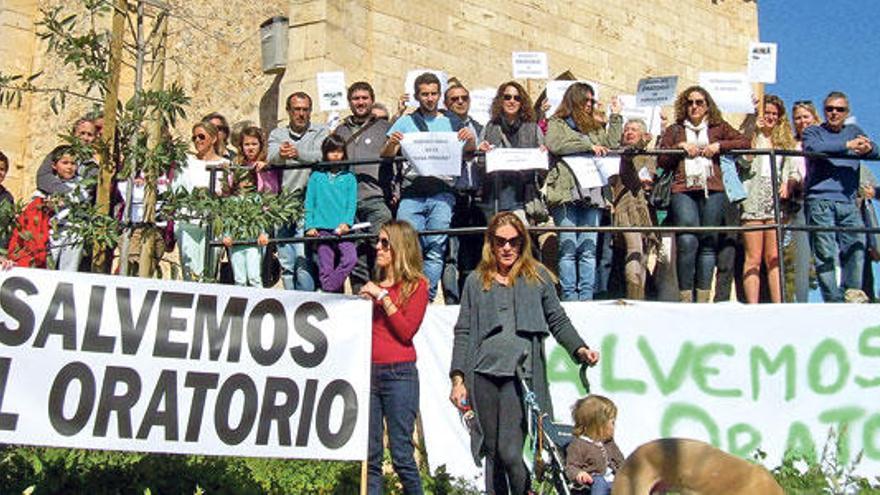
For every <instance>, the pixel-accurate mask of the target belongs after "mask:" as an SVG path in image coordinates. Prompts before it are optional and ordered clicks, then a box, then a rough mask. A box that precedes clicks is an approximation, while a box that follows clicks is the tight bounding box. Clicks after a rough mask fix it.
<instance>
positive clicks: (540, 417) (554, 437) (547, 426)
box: [516, 363, 590, 495]
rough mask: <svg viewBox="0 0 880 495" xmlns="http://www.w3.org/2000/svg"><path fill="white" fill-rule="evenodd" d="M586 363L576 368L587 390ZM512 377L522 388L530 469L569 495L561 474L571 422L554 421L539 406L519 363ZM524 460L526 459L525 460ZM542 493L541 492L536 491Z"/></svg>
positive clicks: (563, 473)
mask: <svg viewBox="0 0 880 495" xmlns="http://www.w3.org/2000/svg"><path fill="white" fill-rule="evenodd" d="M588 367H589V365H587V364H586V363H582V364H581V367H580V371H579V373H578V374H579V376H580V380H581V385H583V387H584V390H585V391H586V393H587V394H589V393H590V382H589V380H587V368H588ZM516 378H517V380H519V382H520V386H522V390H523V403H524V406H525V409H526V414H528V417H529V421H528V428H529V431H528V434H529V438H530V439H531V448H532V452H533V453H534V455H533V458H532V460H531V461H532V462H531V465H532V473H534V476H535V480H537V481H538V482H541V481H544V480H548V481H549V482H550V484H551V485H552V487H553V488H554V489H555V490H556V493H557V495H571V488H570V487H569V483H568V480H567V479H566V478H565V451H566V449H567V448H568V444H569V443H571V440H572V433H571V431H572V429H573V428H574V427H573V426H572V425H567V424H561V423H556V422H554V421H553V418H552V417H551V416H550V415H549V414H548V413H546V412H544V411H542V410H541V406H540V405H539V404H538V401H537V399H536V398H535V393H534V392H532V390H531V388H529V384H528V381H527V380H526V379H525V376H524V373H523V370H522V366H519V367H518V368H517V370H516ZM527 464H528V462H527ZM539 493H542V492H539Z"/></svg>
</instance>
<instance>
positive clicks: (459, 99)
mask: <svg viewBox="0 0 880 495" xmlns="http://www.w3.org/2000/svg"><path fill="white" fill-rule="evenodd" d="M470 99H471V97H470V96H468V95H462V96H450V97H449V101H451V102H452V103H458V102H462V103H467V102H469V101H470Z"/></svg>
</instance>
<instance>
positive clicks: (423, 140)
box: [400, 132, 464, 177]
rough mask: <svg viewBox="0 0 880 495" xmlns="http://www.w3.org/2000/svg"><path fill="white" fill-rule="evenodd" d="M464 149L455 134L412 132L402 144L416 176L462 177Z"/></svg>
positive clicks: (401, 146) (405, 137) (404, 154)
mask: <svg viewBox="0 0 880 495" xmlns="http://www.w3.org/2000/svg"><path fill="white" fill-rule="evenodd" d="M463 147H464V143H463V142H461V141H459V140H458V134H457V133H455V132H410V133H407V134H404V135H403V140H402V141H401V142H400V148H401V150H402V151H403V156H405V157H406V159H407V161H409V163H410V165H411V166H412V168H413V169H414V170H415V172H416V174H418V175H426V176H434V177H438V176H439V177H442V176H451V177H457V176H459V175H461V152H462V148H463Z"/></svg>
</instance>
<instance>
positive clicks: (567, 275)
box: [546, 82, 623, 301]
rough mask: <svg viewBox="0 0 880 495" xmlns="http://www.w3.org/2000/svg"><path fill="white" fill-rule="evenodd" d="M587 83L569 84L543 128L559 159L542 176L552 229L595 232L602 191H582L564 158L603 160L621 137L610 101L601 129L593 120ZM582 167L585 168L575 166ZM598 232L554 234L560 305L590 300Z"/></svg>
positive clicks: (619, 121)
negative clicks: (586, 156)
mask: <svg viewBox="0 0 880 495" xmlns="http://www.w3.org/2000/svg"><path fill="white" fill-rule="evenodd" d="M593 94H594V91H593V88H592V86H590V85H589V84H587V83H582V82H578V83H574V84H572V85H571V86H569V87H568V89H567V90H566V91H565V95H564V96H563V97H562V103H561V104H560V105H559V108H558V109H557V110H556V113H555V114H553V117H552V118H551V119H550V121H549V122H548V124H547V136H546V144H547V149H549V150H550V152H551V153H553V154H554V155H557V156H559V157H560V159H559V161H558V162H557V163H556V166H555V167H553V168H552V169H551V170H550V172H549V173H548V174H547V206H549V207H550V214H551V215H553V222H554V223H555V224H556V226H557V227H597V226H598V225H599V220H600V219H601V217H602V208H606V206H607V204H606V201H605V198H604V197H603V195H602V188H601V187H598V186H597V187H581V185H580V184H579V183H578V180H577V178H576V176H575V174H574V172H573V171H572V169H571V166H570V165H569V164H568V163H566V160H565V156H564V155H570V154H574V153H593V154H595V156H604V155H605V154H606V153H608V148H613V147H615V146H617V144H618V143H619V142H620V136H621V134H622V133H623V119H622V118H621V116H620V104H619V102H617V101H612V104H611V116H610V117H609V121H608V128H607V129H606V128H605V127H604V126H603V125H602V123H601V122H600V121H599V120H597V119H596V117H595V116H594V113H593V110H594V108H595V105H596V103H597V102H596V100H595V99H594V98H593ZM580 166H585V165H580ZM598 237H599V234H598V233H597V232H562V233H560V234H559V284H560V285H561V286H562V300H563V301H589V300H592V299H593V289H594V287H595V279H596V241H597V239H598Z"/></svg>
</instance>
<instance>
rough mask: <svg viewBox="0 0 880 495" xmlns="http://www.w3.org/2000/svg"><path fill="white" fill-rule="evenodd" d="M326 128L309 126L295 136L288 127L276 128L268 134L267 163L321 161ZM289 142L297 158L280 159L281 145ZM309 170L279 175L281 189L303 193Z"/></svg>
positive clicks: (286, 171)
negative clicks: (294, 149)
mask: <svg viewBox="0 0 880 495" xmlns="http://www.w3.org/2000/svg"><path fill="white" fill-rule="evenodd" d="M329 133H330V131H329V129H327V127H325V126H322V125H316V124H309V127H308V129H306V131H305V132H304V133H303V134H302V135H301V136H297V135H296V134H294V132H293V131H291V130H290V127H288V126H284V127H278V128H275V129H274V130H273V131H272V132H271V133H269V151H268V161H269V163H270V164H272V165H307V164H311V163H317V162H320V161H321V143H323V142H324V138H326V137H327V136H328V135H329ZM285 141H289V142H291V143H293V145H294V146H296V150H297V152H298V153H299V157H298V158H297V159H295V160H293V159H291V160H285V159H284V158H281V145H282V144H283V143H284V142H285ZM310 173H311V170H310V169H308V168H304V169H295V170H284V171H283V173H282V174H281V187H282V188H284V189H286V190H289V191H297V190H298V191H300V192H301V193H304V192H305V190H306V184H307V183H308V181H309V174H310Z"/></svg>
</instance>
